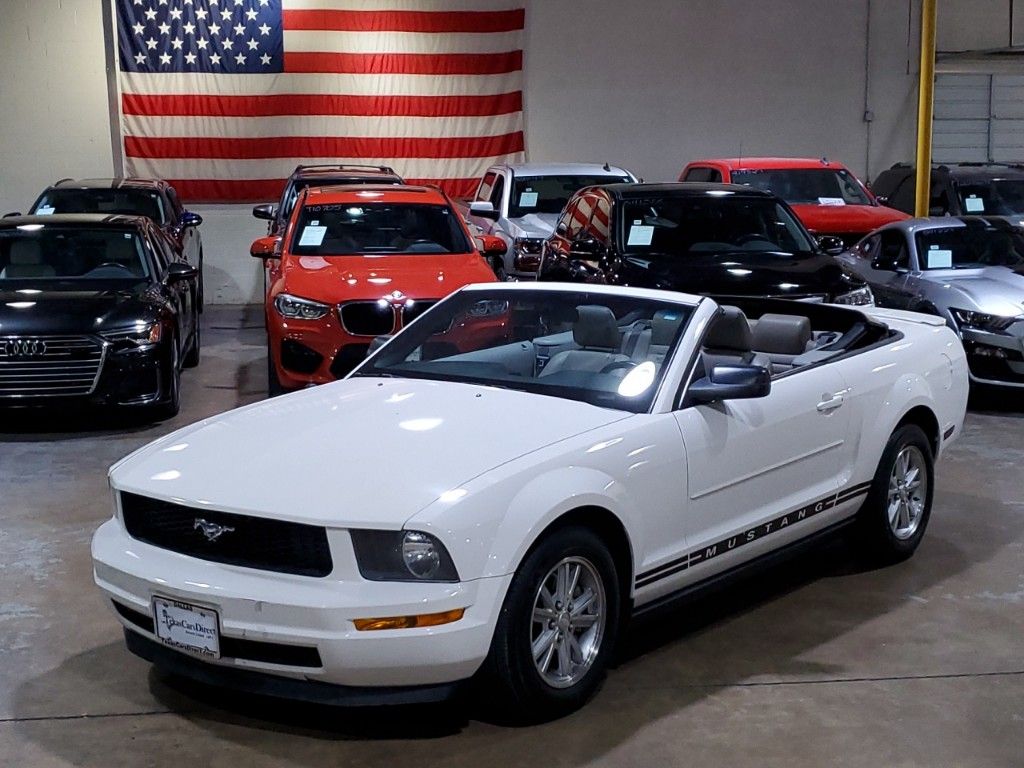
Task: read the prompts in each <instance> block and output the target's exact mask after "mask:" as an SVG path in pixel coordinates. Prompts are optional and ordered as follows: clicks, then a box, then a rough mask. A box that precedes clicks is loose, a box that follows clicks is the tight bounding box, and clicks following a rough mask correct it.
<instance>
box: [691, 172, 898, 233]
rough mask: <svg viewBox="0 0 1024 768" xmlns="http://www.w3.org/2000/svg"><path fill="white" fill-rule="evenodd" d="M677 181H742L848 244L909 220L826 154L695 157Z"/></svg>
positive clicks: (817, 230)
mask: <svg viewBox="0 0 1024 768" xmlns="http://www.w3.org/2000/svg"><path fill="white" fill-rule="evenodd" d="M679 181H702V182H722V183H726V184H746V185H747V186H751V187H755V188H757V189H763V190H767V191H770V192H773V193H774V194H776V195H778V196H779V197H781V198H782V199H783V200H785V201H786V202H787V203H789V205H790V206H791V207H792V208H793V212H794V213H796V215H797V216H799V217H800V220H801V221H802V222H803V223H804V226H806V227H807V228H808V229H809V230H811V232H812V233H813V234H814V235H816V236H818V237H824V236H831V237H838V238H840V239H841V240H842V241H843V244H844V245H846V246H850V245H853V244H854V243H855V242H857V241H858V240H860V239H861V238H862V237H864V235H866V234H868V233H869V232H872V231H874V230H875V229H878V228H879V227H881V226H882V225H883V224H888V223H890V222H892V221H900V220H901V219H906V218H908V216H907V214H905V213H903V212H902V211H897V210H896V209H895V208H887V207H886V206H884V205H881V204H880V203H879V202H878V201H877V200H876V199H875V196H874V195H872V194H871V192H870V191H869V190H868V189H867V187H865V186H864V185H863V184H861V182H860V180H859V179H858V178H857V177H856V176H854V175H853V173H852V172H851V171H850V170H849V169H848V168H847V167H846V166H844V165H843V164H842V163H836V162H833V161H831V160H827V159H825V158H819V159H814V158H799V157H743V158H724V159H718V160H698V161H696V162H693V163H690V164H689V165H687V166H686V167H685V168H684V169H683V172H682V173H681V174H679Z"/></svg>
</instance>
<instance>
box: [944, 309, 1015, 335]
mask: <svg viewBox="0 0 1024 768" xmlns="http://www.w3.org/2000/svg"><path fill="white" fill-rule="evenodd" d="M951 311H952V312H953V319H954V320H956V324H957V325H959V326H960V327H961V328H973V329H975V330H979V331H991V332H993V333H1002V332H1003V331H1005V330H1006V329H1007V328H1009V327H1010V326H1011V325H1013V324H1014V323H1015V322H1017V321H1018V320H1019V319H1020V318H1019V317H1006V316H1004V315H986V314H985V313H984V312H972V311H971V310H969V309H953V310H951Z"/></svg>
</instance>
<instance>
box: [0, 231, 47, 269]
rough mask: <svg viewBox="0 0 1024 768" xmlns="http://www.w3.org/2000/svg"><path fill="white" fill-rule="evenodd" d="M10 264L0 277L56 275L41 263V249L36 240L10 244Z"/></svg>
mask: <svg viewBox="0 0 1024 768" xmlns="http://www.w3.org/2000/svg"><path fill="white" fill-rule="evenodd" d="M9 256H10V263H8V265H7V266H6V267H5V268H4V270H3V271H2V272H0V277H8V278H18V277H21V278H25V277H54V276H55V275H56V274H57V273H56V271H55V270H54V268H53V267H51V266H50V265H49V264H44V263H43V249H42V247H41V246H40V245H39V243H38V242H37V241H36V240H28V239H25V240H15V241H14V242H13V243H11V252H10V254H9Z"/></svg>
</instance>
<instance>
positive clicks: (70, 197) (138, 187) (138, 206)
mask: <svg viewBox="0 0 1024 768" xmlns="http://www.w3.org/2000/svg"><path fill="white" fill-rule="evenodd" d="M28 213H29V215H30V216H45V215H50V214H56V213H105V214H115V213H120V214H124V215H126V216H147V217H149V218H150V219H152V220H153V222H154V223H155V224H156V225H157V226H158V227H160V229H161V230H163V233H164V234H165V235H167V237H168V238H170V240H171V241H172V242H173V243H174V247H175V248H177V250H178V252H179V254H180V255H181V258H182V259H183V260H185V261H186V262H188V263H189V264H191V265H192V266H193V267H195V268H196V269H198V270H199V311H200V312H202V311H203V240H202V237H201V236H200V234H199V225H200V224H202V223H203V217H202V216H200V215H199V214H198V213H193V212H192V211H188V210H185V207H184V206H183V205H182V204H181V200H179V199H178V193H177V192H176V191H175V189H174V187H172V186H171V185H170V184H168V183H167V182H166V181H164V180H162V179H136V178H128V179H125V178H114V179H61V180H60V181H58V182H56V183H55V184H53V185H52V186H50V187H47V188H46V189H45V190H43V193H42V194H41V195H39V197H38V198H37V199H36V201H35V202H34V203H33V204H32V207H31V208H30V209H29V211H28Z"/></svg>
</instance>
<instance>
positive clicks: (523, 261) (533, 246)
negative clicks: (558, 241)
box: [512, 237, 544, 272]
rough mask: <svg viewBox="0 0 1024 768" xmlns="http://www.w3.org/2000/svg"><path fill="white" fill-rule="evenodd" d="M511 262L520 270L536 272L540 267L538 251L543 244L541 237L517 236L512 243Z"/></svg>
mask: <svg viewBox="0 0 1024 768" xmlns="http://www.w3.org/2000/svg"><path fill="white" fill-rule="evenodd" d="M512 245H513V247H514V248H515V258H514V259H513V263H514V264H515V267H516V269H518V270H519V271H520V272H536V271H537V270H538V269H539V268H540V251H541V248H542V247H543V246H544V238H542V237H517V238H516V239H515V240H514V241H513V243H512Z"/></svg>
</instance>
